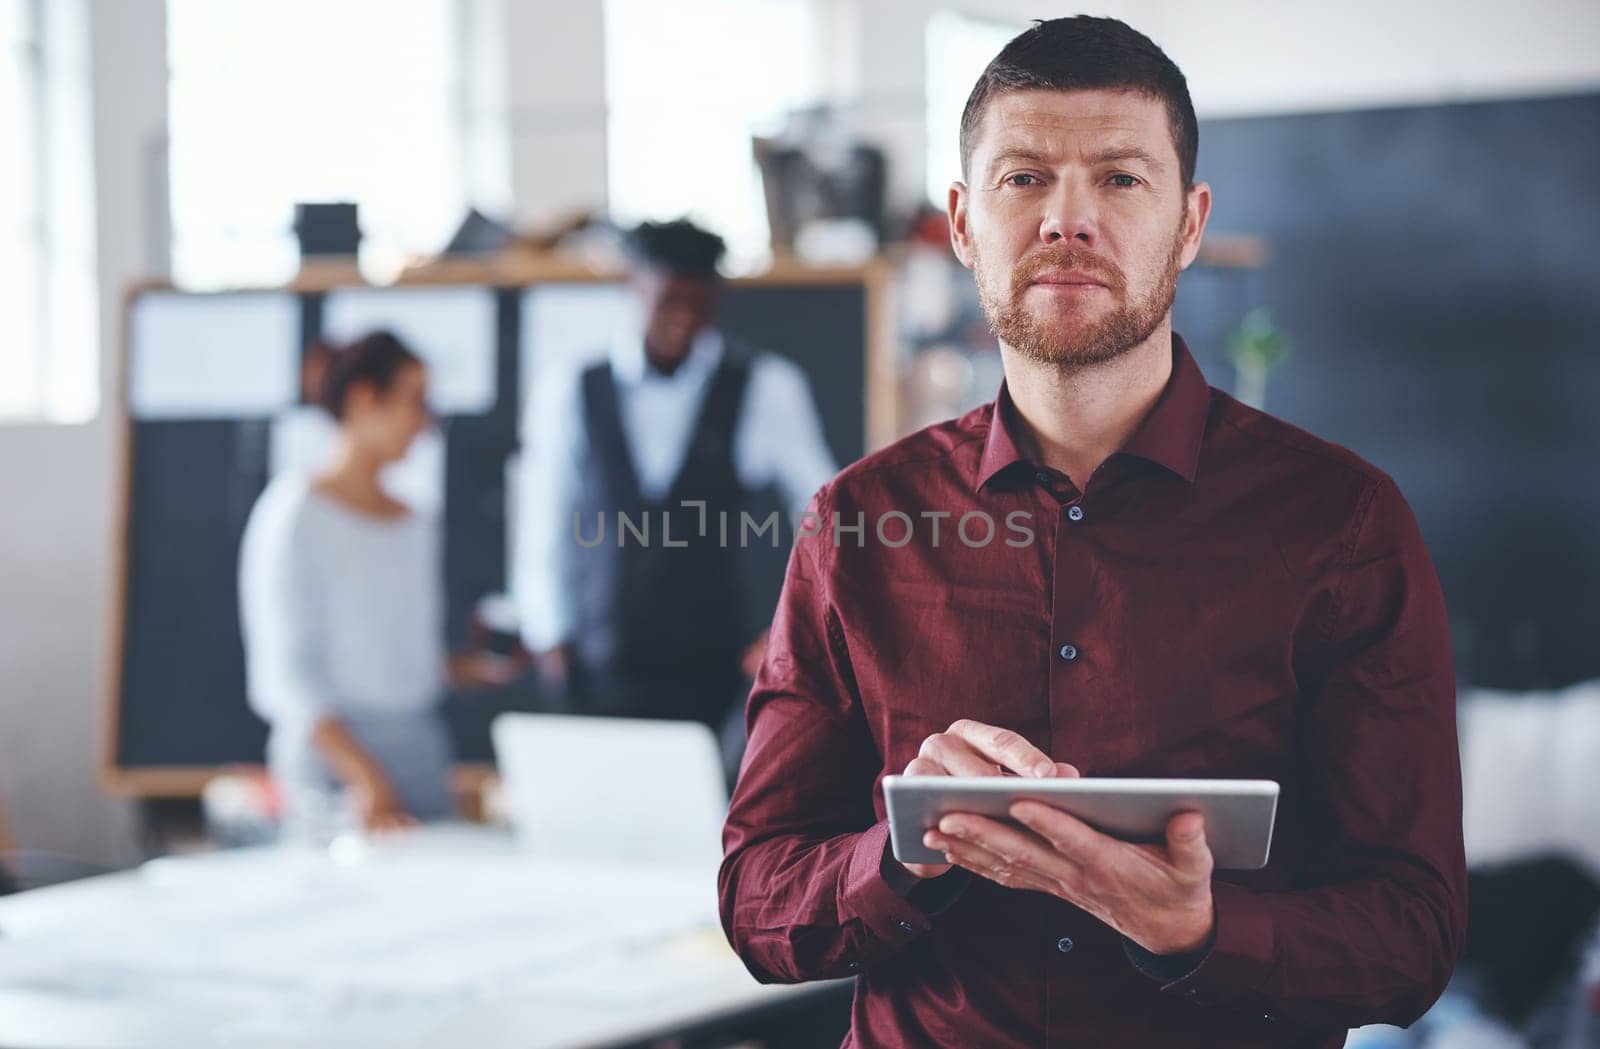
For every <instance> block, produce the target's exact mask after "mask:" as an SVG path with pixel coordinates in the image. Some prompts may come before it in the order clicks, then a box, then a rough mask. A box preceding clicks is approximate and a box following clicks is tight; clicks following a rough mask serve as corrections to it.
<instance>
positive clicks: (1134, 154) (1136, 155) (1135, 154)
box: [1089, 146, 1162, 170]
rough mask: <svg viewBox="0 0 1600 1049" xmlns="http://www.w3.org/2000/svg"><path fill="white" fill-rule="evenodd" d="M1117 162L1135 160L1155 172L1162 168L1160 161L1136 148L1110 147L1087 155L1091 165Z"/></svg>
mask: <svg viewBox="0 0 1600 1049" xmlns="http://www.w3.org/2000/svg"><path fill="white" fill-rule="evenodd" d="M1118 160H1137V161H1139V162H1140V163H1142V164H1146V165H1149V166H1150V167H1152V168H1155V169H1157V170H1160V168H1161V166H1162V164H1161V161H1159V160H1157V159H1156V158H1155V157H1153V156H1151V155H1150V154H1149V153H1148V152H1147V151H1146V150H1143V149H1140V148H1139V147H1138V146H1110V147H1107V148H1106V149H1102V150H1100V151H1099V152H1098V153H1091V154H1090V155H1089V163H1091V164H1110V163H1114V162H1115V161H1118Z"/></svg>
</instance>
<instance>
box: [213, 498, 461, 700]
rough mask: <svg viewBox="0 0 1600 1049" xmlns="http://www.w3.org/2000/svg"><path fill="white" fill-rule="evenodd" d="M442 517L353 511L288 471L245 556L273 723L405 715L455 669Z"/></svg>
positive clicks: (252, 625) (432, 695) (248, 652)
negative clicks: (449, 647) (447, 623)
mask: <svg viewBox="0 0 1600 1049" xmlns="http://www.w3.org/2000/svg"><path fill="white" fill-rule="evenodd" d="M439 553H440V547H439V529H438V524H437V518H435V517H433V516H432V515H423V514H418V513H410V514H406V515H405V516H403V517H398V518H392V519H384V518H377V517H371V516H368V515H366V514H362V513H359V512H357V511H355V510H351V509H348V508H346V507H345V506H344V505H343V504H341V503H339V502H337V501H335V500H334V499H332V498H331V497H329V496H326V495H323V494H322V493H320V492H318V491H316V490H315V489H314V488H313V487H312V486H311V481H310V479H309V478H306V477H304V476H288V475H286V476H282V477H279V478H277V479H276V480H274V481H273V482H272V483H271V484H269V485H268V486H267V490H266V491H265V492H263V493H262V495H261V498H260V499H259V500H258V501H257V502H256V505H255V507H254V508H252V509H251V511H250V520H249V522H248V523H247V524H246V525H245V531H244V541H243V544H242V546H241V549H240V554H239V604H240V622H241V625H242V628H243V632H244V653H245V671H246V675H245V676H246V685H247V688H248V695H249V700H250V706H251V708H252V709H253V710H255V711H256V713H258V714H260V715H261V716H262V717H263V718H265V719H266V720H267V721H268V722H270V723H272V724H273V726H274V727H280V726H287V725H299V726H309V725H310V724H312V723H314V722H315V721H316V719H318V718H319V717H321V716H323V715H333V716H338V715H340V714H350V715H360V714H403V713H416V712H420V711H423V710H426V709H428V708H429V707H431V706H433V705H434V704H435V703H436V702H438V700H439V698H440V695H441V692H442V689H443V686H444V675H445V654H444V624H443V617H444V594H443V590H444V586H443V580H442V579H441V578H440V564H441V561H440V556H439Z"/></svg>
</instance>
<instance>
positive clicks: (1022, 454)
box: [719, 18, 1466, 1047]
mask: <svg viewBox="0 0 1600 1049" xmlns="http://www.w3.org/2000/svg"><path fill="white" fill-rule="evenodd" d="M961 137H962V156H963V181H962V182H959V183H956V184H955V185H954V186H952V188H951V191H950V202H949V212H950V226H951V237H952V240H953V242H954V246H955V250H956V253H957V254H958V255H959V256H960V257H961V260H962V261H963V262H964V263H965V264H967V265H968V266H970V267H971V268H972V269H973V270H974V271H975V274H976V278H977V283H978V288H979V291H980V294H981V297H982V300H983V305H984V310H985V312H986V314H987V316H988V317H989V320H990V322H991V324H992V325H993V327H994V330H995V332H996V334H997V335H998V337H999V340H1000V350H1001V354H1002V357H1003V359H1004V364H1005V374H1006V379H1005V383H1004V384H1003V386H1002V387H1001V389H1000V392H999V396H998V397H997V398H996V400H995V401H994V403H993V404H991V405H986V406H984V407H982V408H979V409H976V410H974V411H972V412H969V413H968V414H966V415H964V416H962V417H961V418H959V419H954V420H951V421H949V422H946V423H942V424H939V425H936V426H932V427H929V428H927V429H925V430H922V431H920V432H918V433H916V434H913V435H912V436H910V437H907V438H905V439H904V440H901V441H899V442H897V443H895V444H893V445H891V446H890V447H888V448H885V449H883V450H882V451H879V452H876V453H874V454H872V455H869V456H867V457H866V458H865V459H862V460H861V461H859V462H857V463H855V464H853V465H852V466H850V467H848V468H846V469H845V470H844V471H843V472H841V473H840V474H839V475H838V476H837V477H836V478H834V480H832V481H831V482H829V483H828V484H827V485H825V486H824V487H823V488H822V489H821V490H820V491H819V492H818V493H817V495H816V497H815V499H814V501H813V505H812V510H813V511H814V513H815V514H816V518H815V522H814V524H815V527H814V528H813V529H808V532H809V534H805V535H803V536H802V537H801V538H799V539H798V540H797V542H796V546H795V550H794V552H793V555H792V557H791V559H790V562H789V570H788V576H787V580H786V582H785V585H784V591H783V597H782V600H781V602H780V606H779V608H778V611H777V614H776V617H775V618H774V621H773V625H772V632H771V640H770V644H769V648H768V650H767V656H766V661H765V663H764V664H763V666H762V668H761V671H760V674H759V676H758V678H757V680H756V684H755V688H754V689H753V691H752V692H751V694H750V699H749V712H748V729H749V735H750V743H749V750H748V752H747V754H746V756H745V762H744V766H743V769H742V772H741V776H740V779H739V784H738V787H737V789H736V791H735V794H734V798H733V802H732V806H731V810H730V813H729V816H728V823H727V828H726V831H725V834H724V845H725V849H726V859H725V861H724V863H723V866H722V870H721V875H720V879H719V882H720V891H721V903H722V919H723V924H724V927H725V929H726V931H727V934H728V937H729V939H730V941H731V942H732V944H733V945H734V948H735V949H736V950H737V951H738V952H739V954H740V955H741V957H742V958H743V959H744V960H745V962H746V964H747V965H748V966H749V968H750V970H751V971H752V972H753V973H755V974H756V975H757V976H758V977H759V978H761V979H763V980H769V981H801V980H815V979H822V978H828V977H845V976H855V977H856V996H855V1006H854V1010H853V1017H852V1029H851V1034H850V1036H849V1038H848V1039H847V1041H846V1044H847V1045H858V1046H983V1047H1009V1046H1017V1047H1022V1046H1085V1047H1108V1046H1111V1047H1121V1046H1199V1045H1204V1046H1306V1047H1322V1046H1330V1047H1331V1046H1337V1045H1341V1044H1343V1041H1344V1032H1345V1030H1346V1029H1347V1028H1349V1027H1353V1026H1357V1025H1360V1024H1365V1023H1371V1022H1388V1023H1398V1024H1407V1023H1410V1022H1411V1021H1412V1020H1414V1019H1416V1018H1417V1017H1418V1016H1419V1015H1421V1013H1422V1012H1423V1011H1424V1010H1426V1009H1427V1007H1428V1006H1429V1005H1430V1004H1431V1003H1432V1002H1433V1000H1434V999H1435V998H1436V997H1437V995H1438V994H1439V992H1440V991H1441V989H1442V988H1443V987H1444V984H1445V982H1446V980H1447V979H1448V977H1449V975H1450V972H1451V969H1452V967H1453V966H1454V964H1455V961H1456V958H1457V955H1458V953H1459V951H1460V949H1461V945H1462V939H1463V932H1464V927H1465V906H1466V900H1465V869H1464V862H1463V857H1462V843H1461V820H1460V805H1461V788H1460V768H1459V760H1458V755H1457V750H1456V734H1455V689H1454V681H1453V677H1452V670H1451V654H1450V643H1449V636H1448V632H1447V623H1446V616H1445V608H1444V602H1443V598H1442V595H1441V593H1440V590H1439V585H1438V580H1437V577H1436V575H1435V573H1434V570H1433V567H1432V565H1431V563H1430V562H1429V559H1428V555H1427V552H1426V550H1425V549H1424V547H1423V543H1422V538H1421V536H1420V534H1419V533H1418V530H1417V526H1416V522H1415V520H1414V518H1413V516H1412V513H1411V510H1410V508H1409V507H1408V506H1407V504H1406V502H1405V500H1404V499H1403V498H1402V497H1401V495H1400V493H1399V491H1398V490H1397V489H1396V487H1395V484H1394V482H1393V480H1392V479H1391V478H1389V477H1388V476H1387V475H1386V474H1384V473H1383V472H1382V471H1381V470H1379V469H1377V468H1376V467H1374V466H1372V465H1371V464H1369V463H1367V462H1365V461H1363V460H1362V459H1360V458H1359V457H1357V456H1356V455H1354V454H1353V453H1351V452H1349V451H1347V450H1345V449H1343V448H1340V447H1337V446H1335V445H1332V444H1329V443H1327V442H1325V441H1321V440H1319V439H1317V438H1315V437H1313V436H1311V435H1310V434H1307V433H1305V432H1303V431H1301V430H1298V429H1296V428H1295V427H1293V426H1290V425H1289V424H1287V423H1284V422H1282V421H1279V420H1277V419H1274V418H1272V417H1271V416H1268V415H1266V414H1263V413H1262V412H1259V411H1255V410H1253V409H1251V408H1248V407H1246V406H1244V405H1242V404H1240V403H1239V402H1237V401H1235V400H1234V399H1232V398H1231V397H1229V396H1227V395H1226V394H1224V393H1221V392H1219V391H1217V390H1214V389H1211V388H1209V387H1208V386H1207V384H1206V381H1205V379H1204V378H1203V377H1202V375H1201V374H1200V371H1199V369H1198V368H1197V367H1196V365H1195V362H1194V360H1193V358H1192V357H1191V356H1190V354H1189V351H1188V349H1187V347H1185V346H1184V344H1183V340H1182V339H1180V338H1179V337H1178V336H1177V335H1175V334H1173V332H1172V329H1171V306H1172V300H1173V294H1174V291H1175V288H1176V284H1177V277H1178V273H1179V271H1181V270H1182V269H1184V268H1185V267H1187V266H1188V265H1189V264H1190V263H1191V262H1192V261H1193V260H1194V257H1195V254H1196V252H1197V251H1198V249H1199V246H1200V238H1201V234H1202V232H1203V230H1204V228H1205V223H1206V218H1207V216H1208V214H1209V213H1210V208H1211V193H1210V189H1209V188H1208V187H1207V186H1206V185H1205V184H1204V183H1197V182H1195V181H1194V164H1195V156H1196V151H1197V139H1198V134H1197V131H1196V126H1195V118H1194V112H1193V108H1192V106H1191V104H1190V101H1189V96H1188V90H1187V87H1186V85H1185V82H1184V79H1183V75H1182V74H1181V73H1180V72H1179V71H1178V69H1177V68H1176V67H1175V66H1174V65H1173V64H1172V63H1171V61H1170V60H1169V59H1168V58H1167V57H1166V56H1165V55H1164V54H1163V53H1162V52H1161V51H1160V50H1159V49H1158V48H1156V46H1155V45H1154V44H1153V43H1151V42H1150V41H1149V40H1148V39H1147V38H1145V37H1144V36H1142V35H1140V34H1138V33H1137V32H1135V31H1133V30H1132V29H1130V28H1128V27H1127V26H1126V25H1124V24H1122V23H1120V22H1117V21H1114V20H1110V19H1094V18H1071V19H1059V20H1055V21H1050V22H1044V23H1040V24H1038V25H1036V26H1035V27H1034V28H1032V29H1030V30H1028V31H1026V32H1025V33H1023V34H1022V35H1020V36H1018V37H1017V38H1016V39H1015V40H1013V41H1012V42H1011V43H1009V44H1008V45H1007V46H1006V48H1005V49H1004V50H1003V51H1002V52H1001V53H1000V55H999V56H998V57H997V58H996V59H995V60H994V61H993V62H992V63H991V64H990V65H989V68H988V69H987V70H986V71H985V73H984V75H983V77H982V78H981V79H980V80H979V82H978V84H977V86H976V88H975V89H974V90H973V93H972V96H971V98H970V99H969V101H968V103H967V111H966V114H965V115H964V116H963V120H962V136H961ZM901 771H904V772H905V773H907V774H913V775H1005V774H1014V775H1019V776H1072V775H1078V774H1080V773H1082V774H1084V775H1095V776H1177V777H1219V778H1252V779H1253V778H1261V779H1273V780H1277V781H1278V782H1279V783H1281V784H1282V795H1281V798H1280V803H1279V812H1278V822H1277V828H1276V832H1275V834H1274V840H1273V847H1272V860H1271V862H1270V864H1269V865H1268V866H1267V867H1266V868H1264V869H1262V870H1259V871H1214V870H1213V864H1212V859H1211V853H1210V850H1209V849H1208V848H1207V846H1206V839H1205V828H1204V826H1203V821H1202V820H1201V818H1200V817H1199V815H1198V814H1195V813H1187V814H1183V815H1179V816H1176V817H1174V818H1173V820H1172V821H1171V822H1170V823H1169V825H1168V828H1167V838H1166V842H1165V843H1164V844H1162V845H1135V844H1129V843H1125V842H1122V841H1118V840H1115V839H1112V838H1110V837H1107V836H1104V835H1102V834H1100V833H1098V832H1096V831H1095V830H1093V829H1091V828H1090V827H1088V826H1086V825H1085V824H1083V823H1081V822H1079V821H1077V820H1075V819H1073V818H1071V817H1069V816H1067V815H1065V814H1063V813H1060V812H1058V811H1056V810H1054V809H1051V808H1048V807H1046V806H1042V805H1038V804H1020V805H1018V806H1016V807H1015V808H1014V810H1013V811H1012V816H1013V818H1014V820H1015V822H1002V821H996V820H990V819H984V818H981V817H976V816H967V815H957V816H950V817H946V818H945V819H944V820H943V821H942V822H941V823H940V825H939V827H938V829H937V830H935V831H930V832H929V835H928V838H927V841H928V842H929V844H930V845H932V846H933V847H935V848H937V849H938V850H940V851H941V852H943V853H944V854H945V856H946V857H947V859H949V861H950V864H949V865H939V866H912V867H909V868H907V867H905V866H902V865H901V864H899V863H898V862H897V861H896V860H895V859H894V857H893V855H892V853H891V852H890V850H889V847H888V825H887V822H886V821H885V819H884V803H883V795H882V790H881V786H880V783H881V780H882V777H884V776H885V775H889V774H892V773H896V772H901Z"/></svg>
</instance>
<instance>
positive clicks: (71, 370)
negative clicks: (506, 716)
mask: <svg viewBox="0 0 1600 1049" xmlns="http://www.w3.org/2000/svg"><path fill="white" fill-rule="evenodd" d="M83 15H84V12H83V6H82V4H81V2H79V0H51V2H49V3H46V2H45V0H0V288H3V289H4V291H3V292H0V295H3V296H4V298H5V300H6V302H7V305H8V307H14V308H8V309H7V310H6V311H5V317H6V324H5V336H4V339H3V340H0V422H21V423H37V422H64V423H73V422H84V421H86V420H88V419H90V418H93V416H94V414H95V412H96V410H97V409H98V408H99V400H100V398H99V379H100V375H99V341H100V340H99V331H98V326H99V309H98V304H97V302H96V301H95V294H96V290H95V289H96V277H95V254H94V191H93V177H94V169H93V163H92V160H91V150H90V132H89V63H88V58H87V33H86V27H85V24H84V18H83Z"/></svg>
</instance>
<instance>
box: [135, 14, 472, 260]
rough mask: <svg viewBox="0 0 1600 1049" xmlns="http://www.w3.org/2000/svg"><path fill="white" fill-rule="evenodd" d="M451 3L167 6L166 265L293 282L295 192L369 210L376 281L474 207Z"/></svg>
mask: <svg viewBox="0 0 1600 1049" xmlns="http://www.w3.org/2000/svg"><path fill="white" fill-rule="evenodd" d="M455 8H456V5H455V3H454V2H453V0H404V2H399V0H338V2H337V3H329V2H327V0H168V5H167V11H168V17H167V32H168V51H169V61H170V65H171V69H172V80H171V88H170V94H169V101H168V107H169V125H170V136H171V143H170V154H169V156H170V165H171V167H170V173H171V174H170V178H171V202H172V203H171V206H172V227H173V246H172V269H173V276H174V278H175V280H176V281H177V282H178V283H179V284H181V285H184V286H187V287H218V286H226V285H233V286H240V285H261V284H275V283H279V282H281V281H284V280H286V279H288V278H290V277H291V276H293V274H294V272H295V269H296V268H297V265H298V260H299V249H298V246H297V242H296V239H295V236H294V230H293V224H294V205H295V204H296V203H297V202H330V201H351V202H354V203H356V204H357V205H359V207H360V221H361V227H362V232H363V238H362V244H361V256H360V258H361V265H362V268H363V270H364V271H365V272H367V273H368V274H369V276H372V277H373V278H375V279H380V280H381V279H385V278H387V277H391V276H393V275H394V274H395V273H397V272H398V271H399V269H400V268H401V267H402V266H403V265H404V264H405V263H406V262H407V261H409V259H410V258H411V257H412V256H414V255H416V254H422V253H430V252H434V251H438V250H439V249H441V248H443V247H444V245H445V243H446V242H447V241H448V240H449V238H450V234H451V233H452V232H453V231H454V229H455V227H456V225H457V224H458V223H459V222H460V220H461V218H462V216H463V215H464V214H465V210H466V192H465V189H464V185H465V177H464V173H463V170H462V167H463V148H462V145H461V138H462V135H461V131H460V127H459V124H460V121H459V119H458V118H457V114H458V113H459V106H458V101H459V97H460V92H461V90H462V87H461V81H460V76H459V74H460V72H461V71H460V69H459V65H460V63H459V62H458V60H457V54H458V50H457V39H458V34H457V32H456V30H457V23H456V21H455Z"/></svg>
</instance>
